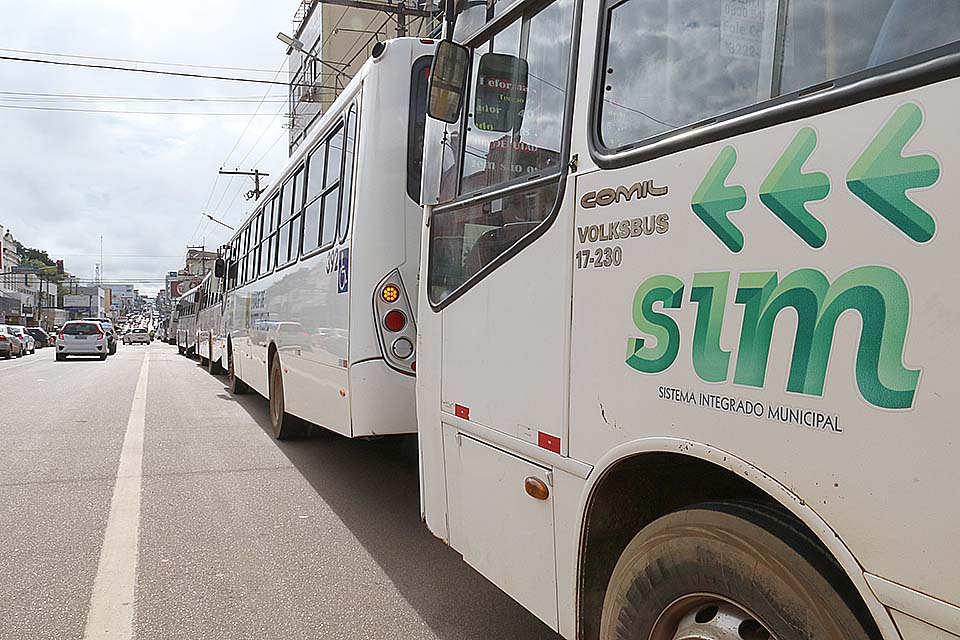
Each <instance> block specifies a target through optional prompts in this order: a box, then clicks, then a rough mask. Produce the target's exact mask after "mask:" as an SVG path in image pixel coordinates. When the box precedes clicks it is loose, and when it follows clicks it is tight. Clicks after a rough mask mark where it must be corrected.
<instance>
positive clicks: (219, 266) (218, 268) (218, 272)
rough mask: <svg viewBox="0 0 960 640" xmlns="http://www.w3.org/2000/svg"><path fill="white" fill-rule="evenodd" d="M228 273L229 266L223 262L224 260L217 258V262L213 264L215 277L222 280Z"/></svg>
mask: <svg viewBox="0 0 960 640" xmlns="http://www.w3.org/2000/svg"><path fill="white" fill-rule="evenodd" d="M226 272H227V265H226V263H225V262H224V261H223V258H217V261H216V262H214V263H213V275H215V276H216V277H218V278H222V277H223V274H224V273H226Z"/></svg>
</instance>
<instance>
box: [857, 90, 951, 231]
mask: <svg viewBox="0 0 960 640" xmlns="http://www.w3.org/2000/svg"><path fill="white" fill-rule="evenodd" d="M922 124H923V112H922V111H921V110H920V107H918V106H917V105H915V104H913V103H908V104H905V105H903V106H901V107H900V108H899V109H897V110H896V111H895V112H894V114H893V115H892V116H891V117H890V119H889V120H888V121H887V123H886V124H885V125H883V128H882V129H881V130H880V133H878V134H877V136H876V137H875V138H874V139H873V141H872V142H871V143H870V146H869V147H867V150H866V151H864V152H863V155H861V156H860V158H859V159H857V162H856V164H854V165H853V168H851V169H850V173H848V174H847V188H849V189H850V191H852V192H853V193H854V194H855V195H856V196H857V197H858V198H860V199H861V200H863V201H864V202H865V203H867V205H869V206H870V208H871V209H873V210H874V211H876V212H877V213H879V214H880V215H881V216H883V217H884V218H886V219H887V220H889V221H890V222H891V223H893V224H894V225H895V226H896V227H897V228H898V229H900V231H902V232H904V233H905V234H906V235H907V236H909V237H910V238H912V239H913V240H915V241H917V242H927V241H928V240H930V239H931V238H932V237H933V234H934V233H936V230H937V225H936V222H935V221H934V219H933V217H932V216H931V215H930V214H929V213H927V212H926V211H924V210H923V209H922V208H920V207H919V206H917V205H916V204H915V203H914V202H913V201H912V200H910V198H908V197H907V194H906V192H907V191H909V190H910V189H917V188H920V187H929V186H930V185H932V184H934V183H935V182H936V181H937V179H938V178H939V177H940V163H939V162H937V159H936V158H934V157H933V156H930V155H926V154H922V155H916V156H908V157H904V156H903V148H904V147H905V146H906V145H907V143H908V142H910V139H911V138H913V136H914V135H915V134H916V133H917V131H919V130H920V126H921V125H922Z"/></svg>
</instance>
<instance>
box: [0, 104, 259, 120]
mask: <svg viewBox="0 0 960 640" xmlns="http://www.w3.org/2000/svg"><path fill="white" fill-rule="evenodd" d="M0 109H18V110H22V111H65V112H68V113H108V114H127V115H144V116H251V117H255V116H258V115H260V116H266V115H270V114H268V113H220V112H214V111H129V110H126V109H77V108H71V107H38V106H32V105H18V104H0Z"/></svg>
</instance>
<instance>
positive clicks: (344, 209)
mask: <svg viewBox="0 0 960 640" xmlns="http://www.w3.org/2000/svg"><path fill="white" fill-rule="evenodd" d="M429 68H430V67H429V66H428V67H427V69H428V70H429ZM424 109H426V104H424ZM422 131H423V129H422V127H421V134H420V150H421V154H420V156H418V157H419V158H420V160H421V162H422V161H423V153H422V151H423V133H422ZM356 144H357V107H356V106H352V107H350V112H349V113H348V114H347V145H346V148H345V149H344V151H343V188H342V189H341V191H342V192H343V200H342V204H341V205H340V230H339V232H338V234H339V236H340V238H341V239H342V238H345V237H346V235H347V226H348V225H349V224H350V211H351V204H352V202H353V194H352V192H351V189H352V187H353V156H354V149H355V147H356ZM419 188H420V178H419V173H418V177H417V189H418V190H419Z"/></svg>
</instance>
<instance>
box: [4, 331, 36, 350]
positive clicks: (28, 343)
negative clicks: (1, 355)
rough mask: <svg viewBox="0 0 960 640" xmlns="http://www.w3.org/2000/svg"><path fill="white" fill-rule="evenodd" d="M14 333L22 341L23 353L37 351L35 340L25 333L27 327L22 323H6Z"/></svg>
mask: <svg viewBox="0 0 960 640" xmlns="http://www.w3.org/2000/svg"><path fill="white" fill-rule="evenodd" d="M7 326H8V327H10V329H11V330H12V331H13V333H15V334H16V336H17V337H18V338H20V340H21V341H22V342H23V355H27V354H30V353H36V352H37V341H36V340H34V339H33V336H32V335H30V334H29V333H27V328H26V327H25V326H23V325H22V324H10V325H7Z"/></svg>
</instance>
